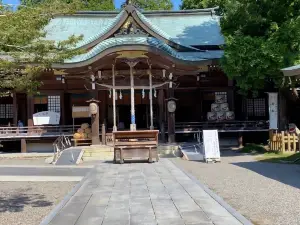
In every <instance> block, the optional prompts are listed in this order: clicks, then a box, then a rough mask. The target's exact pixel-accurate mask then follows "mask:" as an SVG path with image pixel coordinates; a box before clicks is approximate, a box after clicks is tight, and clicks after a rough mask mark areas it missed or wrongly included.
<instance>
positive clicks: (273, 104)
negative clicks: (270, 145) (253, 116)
mask: <svg viewBox="0 0 300 225" xmlns="http://www.w3.org/2000/svg"><path fill="white" fill-rule="evenodd" d="M268 94H269V129H278V93H268Z"/></svg>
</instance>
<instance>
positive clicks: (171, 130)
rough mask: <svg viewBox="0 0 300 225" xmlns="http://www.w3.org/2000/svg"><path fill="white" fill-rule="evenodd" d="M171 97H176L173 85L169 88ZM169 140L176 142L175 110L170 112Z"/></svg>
mask: <svg viewBox="0 0 300 225" xmlns="http://www.w3.org/2000/svg"><path fill="white" fill-rule="evenodd" d="M168 91H169V99H170V98H174V88H173V86H172V87H171V88H170V87H169V89H168ZM168 113H169V116H168V142H169V143H174V142H175V112H168Z"/></svg>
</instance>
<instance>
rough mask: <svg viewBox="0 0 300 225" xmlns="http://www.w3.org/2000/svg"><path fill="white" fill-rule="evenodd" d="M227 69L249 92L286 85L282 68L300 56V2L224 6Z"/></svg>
mask: <svg viewBox="0 0 300 225" xmlns="http://www.w3.org/2000/svg"><path fill="white" fill-rule="evenodd" d="M224 6H225V7H224V9H223V12H224V14H223V17H222V19H221V29H222V33H223V35H224V37H225V47H224V50H225V51H224V57H223V59H222V61H221V64H222V67H223V70H224V72H225V73H226V74H227V75H228V76H229V77H230V78H232V79H234V80H236V81H237V85H238V86H239V87H240V88H241V90H242V91H244V92H245V93H249V92H252V93H253V94H254V95H255V94H256V93H257V91H258V90H262V89H263V88H264V87H266V85H268V84H269V85H274V86H275V87H279V88H280V87H284V86H285V85H289V83H287V82H284V80H283V75H282V73H281V71H280V69H282V68H284V67H287V66H292V65H294V64H297V63H298V62H299V59H300V54H299V53H300V41H299V34H300V17H299V16H300V10H299V9H300V1H299V0H297V1H295V0H276V1H274V0H265V1H255V2H253V1H251V0H246V1H245V0H233V1H228V2H227V3H226V4H225V5H224Z"/></svg>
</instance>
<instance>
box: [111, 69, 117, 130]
mask: <svg viewBox="0 0 300 225" xmlns="http://www.w3.org/2000/svg"><path fill="white" fill-rule="evenodd" d="M112 83H113V117H114V126H113V131H117V123H116V91H115V85H116V82H115V65H114V64H113V65H112Z"/></svg>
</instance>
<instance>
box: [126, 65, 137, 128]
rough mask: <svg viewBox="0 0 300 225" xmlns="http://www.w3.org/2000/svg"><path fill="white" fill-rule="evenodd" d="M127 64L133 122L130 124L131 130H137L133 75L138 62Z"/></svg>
mask: <svg viewBox="0 0 300 225" xmlns="http://www.w3.org/2000/svg"><path fill="white" fill-rule="evenodd" d="M127 64H128V65H129V67H130V92H131V96H130V99H131V101H130V102H131V124H130V130H131V131H135V130H136V123H135V103H134V77H133V68H134V67H135V65H136V64H137V62H135V61H132V62H127Z"/></svg>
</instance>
